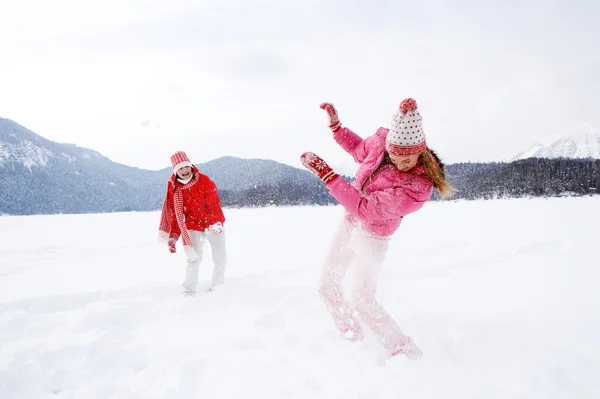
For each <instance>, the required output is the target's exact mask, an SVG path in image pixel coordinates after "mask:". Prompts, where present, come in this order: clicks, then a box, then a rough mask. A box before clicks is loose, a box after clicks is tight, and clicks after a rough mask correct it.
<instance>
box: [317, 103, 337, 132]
mask: <svg viewBox="0 0 600 399" xmlns="http://www.w3.org/2000/svg"><path fill="white" fill-rule="evenodd" d="M320 108H321V109H324V110H325V111H327V115H328V116H329V128H330V129H331V131H332V132H334V133H335V132H336V131H337V130H338V129H339V128H340V127H342V124H341V123H340V120H339V118H338V113H337V110H336V109H335V107H334V106H333V104H331V103H322V104H321V105H320Z"/></svg>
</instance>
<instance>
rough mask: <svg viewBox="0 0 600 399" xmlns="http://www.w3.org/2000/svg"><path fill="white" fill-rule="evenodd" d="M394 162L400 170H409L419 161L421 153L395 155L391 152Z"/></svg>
mask: <svg viewBox="0 0 600 399" xmlns="http://www.w3.org/2000/svg"><path fill="white" fill-rule="evenodd" d="M390 159H391V160H392V163H393V164H394V165H396V167H397V168H398V170H399V171H400V172H408V171H409V170H411V169H412V168H414V167H415V166H417V162H419V154H416V155H393V154H390Z"/></svg>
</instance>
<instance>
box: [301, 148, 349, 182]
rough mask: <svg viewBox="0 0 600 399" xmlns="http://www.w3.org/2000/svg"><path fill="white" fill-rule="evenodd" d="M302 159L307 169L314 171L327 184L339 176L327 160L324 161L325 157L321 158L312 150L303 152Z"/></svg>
mask: <svg viewBox="0 0 600 399" xmlns="http://www.w3.org/2000/svg"><path fill="white" fill-rule="evenodd" d="M300 161H301V162H302V165H304V167H305V168H306V169H308V170H310V171H311V172H312V173H314V174H315V176H317V177H318V178H319V179H321V180H322V181H323V183H325V184H327V183H329V182H330V181H332V180H333V179H335V178H336V177H338V176H339V175H338V174H337V173H335V172H334V171H333V169H331V167H330V166H329V165H327V163H326V162H325V161H323V159H321V157H320V156H318V155H316V154H314V153H312V152H305V153H304V154H302V156H301V157H300Z"/></svg>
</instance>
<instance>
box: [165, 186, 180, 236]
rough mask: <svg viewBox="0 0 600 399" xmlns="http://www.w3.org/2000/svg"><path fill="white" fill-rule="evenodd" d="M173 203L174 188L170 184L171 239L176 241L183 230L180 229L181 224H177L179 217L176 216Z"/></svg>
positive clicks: (168, 195) (168, 205) (168, 189)
mask: <svg viewBox="0 0 600 399" xmlns="http://www.w3.org/2000/svg"><path fill="white" fill-rule="evenodd" d="M174 203H175V202H174V201H173V186H172V185H171V184H170V183H169V185H168V187H167V209H168V210H169V216H168V217H169V224H170V226H171V233H170V234H169V238H175V240H178V239H179V236H180V235H181V230H180V229H179V224H178V223H177V217H176V216H175V205H174Z"/></svg>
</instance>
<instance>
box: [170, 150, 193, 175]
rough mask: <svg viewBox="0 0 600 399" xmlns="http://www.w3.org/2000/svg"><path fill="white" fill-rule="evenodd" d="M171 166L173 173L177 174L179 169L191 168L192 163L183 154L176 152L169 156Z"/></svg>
mask: <svg viewBox="0 0 600 399" xmlns="http://www.w3.org/2000/svg"><path fill="white" fill-rule="evenodd" d="M171 165H172V166H173V173H177V171H178V170H179V169H181V168H184V167H186V166H192V163H191V162H190V159H189V158H188V156H187V155H186V154H185V152H183V151H177V152H176V153H175V154H173V155H171Z"/></svg>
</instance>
